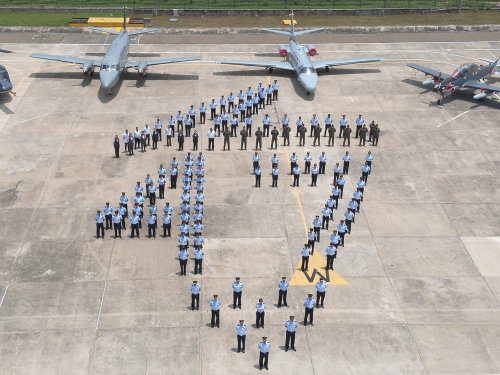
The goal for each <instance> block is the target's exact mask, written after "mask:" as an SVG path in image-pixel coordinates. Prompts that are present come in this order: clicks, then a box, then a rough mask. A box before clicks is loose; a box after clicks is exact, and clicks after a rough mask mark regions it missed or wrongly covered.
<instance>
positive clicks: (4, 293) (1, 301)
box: [0, 283, 10, 307]
mask: <svg viewBox="0 0 500 375" xmlns="http://www.w3.org/2000/svg"><path fill="white" fill-rule="evenodd" d="M9 285H10V283H9V284H7V288H5V292H3V296H2V299H1V300H0V307H2V303H3V300H4V298H5V295H6V294H7V291H8V290H9Z"/></svg>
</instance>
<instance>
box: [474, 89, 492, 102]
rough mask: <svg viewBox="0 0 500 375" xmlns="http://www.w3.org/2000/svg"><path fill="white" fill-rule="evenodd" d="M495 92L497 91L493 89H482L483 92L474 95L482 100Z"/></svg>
mask: <svg viewBox="0 0 500 375" xmlns="http://www.w3.org/2000/svg"><path fill="white" fill-rule="evenodd" d="M494 93H495V91H491V90H481V92H480V93H479V94H477V95H474V99H476V100H481V99H484V98H486V97H488V96H491V95H493V94H494Z"/></svg>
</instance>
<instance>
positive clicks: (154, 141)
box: [151, 129, 158, 150]
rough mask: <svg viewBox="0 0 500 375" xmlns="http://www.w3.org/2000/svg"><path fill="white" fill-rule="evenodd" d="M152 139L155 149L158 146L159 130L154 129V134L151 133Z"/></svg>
mask: <svg viewBox="0 0 500 375" xmlns="http://www.w3.org/2000/svg"><path fill="white" fill-rule="evenodd" d="M151 139H152V140H153V150H156V149H157V148H158V132H157V131H156V129H153V134H151Z"/></svg>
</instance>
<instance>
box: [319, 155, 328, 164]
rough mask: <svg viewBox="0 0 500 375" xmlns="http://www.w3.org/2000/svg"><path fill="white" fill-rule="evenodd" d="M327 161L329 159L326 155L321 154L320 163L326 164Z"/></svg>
mask: <svg viewBox="0 0 500 375" xmlns="http://www.w3.org/2000/svg"><path fill="white" fill-rule="evenodd" d="M326 159H327V157H326V155H323V154H321V155H320V156H319V161H321V162H325V161H326Z"/></svg>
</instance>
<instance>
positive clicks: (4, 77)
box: [0, 68, 9, 81]
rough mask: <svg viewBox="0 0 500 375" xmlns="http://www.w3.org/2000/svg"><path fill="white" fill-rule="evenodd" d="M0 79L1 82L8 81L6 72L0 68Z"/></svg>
mask: <svg viewBox="0 0 500 375" xmlns="http://www.w3.org/2000/svg"><path fill="white" fill-rule="evenodd" d="M0 79H1V80H2V81H5V80H8V79H9V75H8V74H7V71H6V70H5V69H3V68H0Z"/></svg>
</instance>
